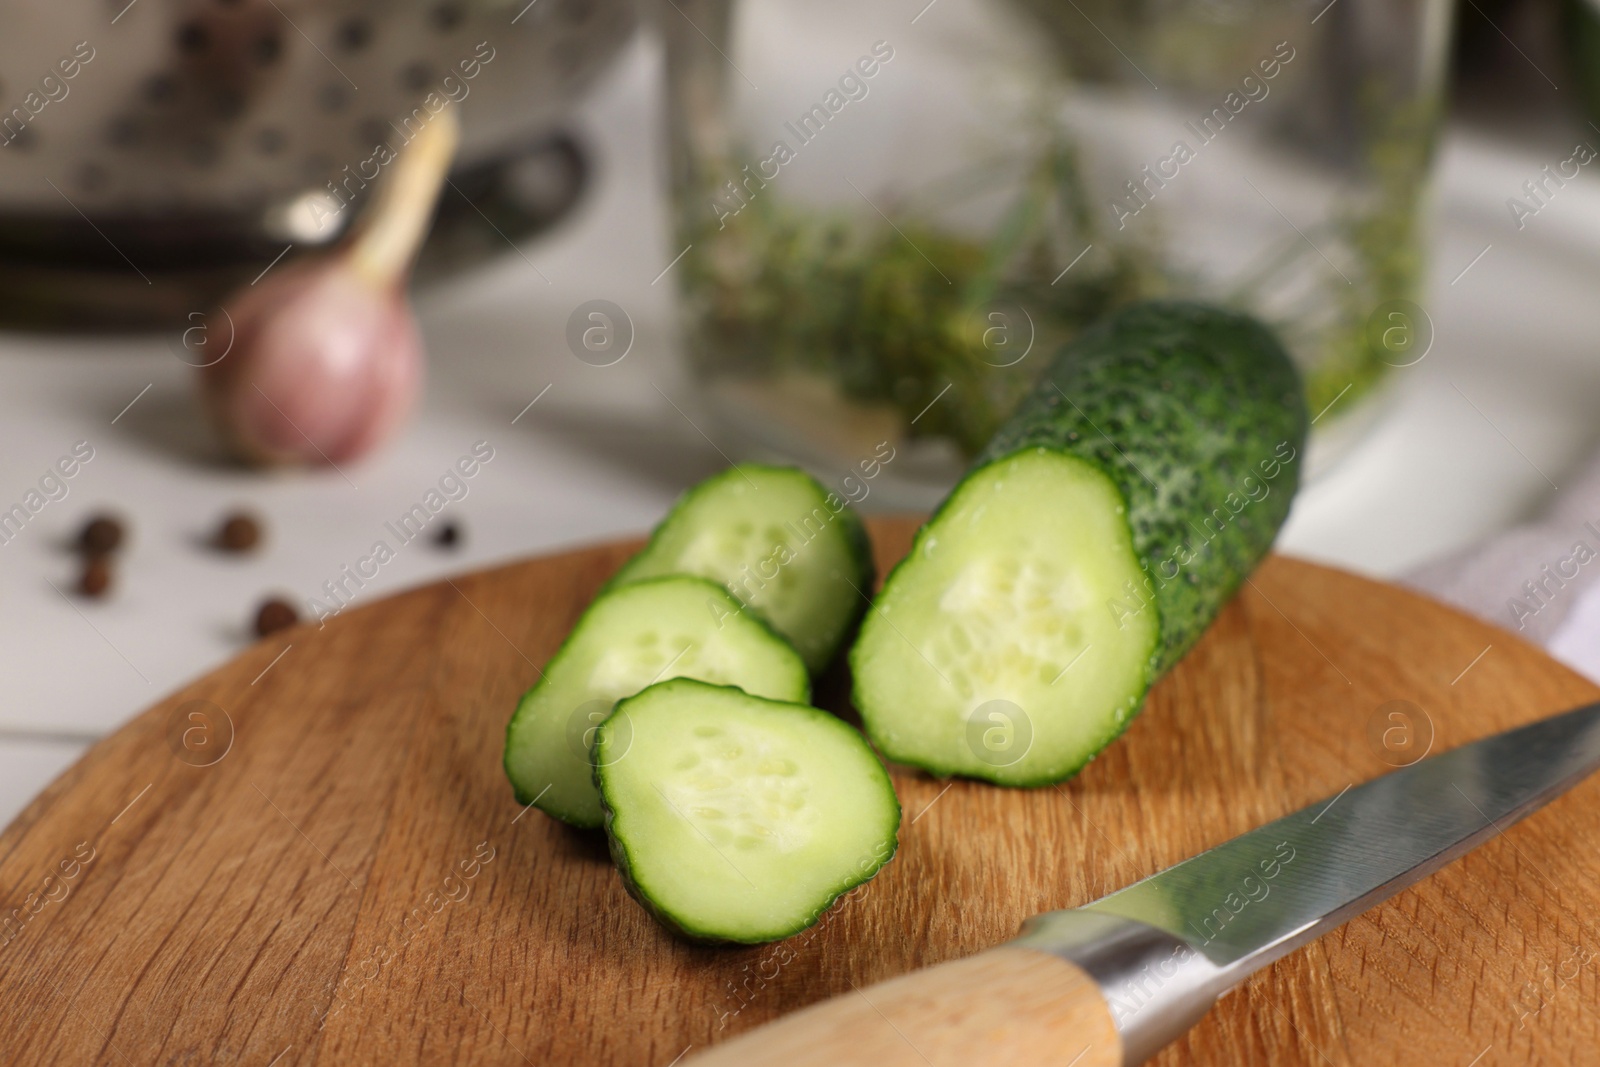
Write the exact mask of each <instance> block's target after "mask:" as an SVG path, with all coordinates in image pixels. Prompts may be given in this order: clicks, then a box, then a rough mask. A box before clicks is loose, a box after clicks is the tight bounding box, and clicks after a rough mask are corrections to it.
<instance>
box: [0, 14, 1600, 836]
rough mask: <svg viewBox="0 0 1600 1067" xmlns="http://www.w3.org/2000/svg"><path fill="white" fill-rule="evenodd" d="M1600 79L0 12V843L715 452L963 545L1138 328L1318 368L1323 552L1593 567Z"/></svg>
mask: <svg viewBox="0 0 1600 1067" xmlns="http://www.w3.org/2000/svg"><path fill="white" fill-rule="evenodd" d="M1596 57H1600V5H1592V4H1590V3H1589V2H1587V0H1565V2H1563V0H1503V2H1496V0H1464V2H1463V3H1461V4H1459V5H1457V4H1454V3H1451V2H1448V0H1332V2H1331V3H1330V2H1328V0H1312V2H1310V3H1302V2H1299V0H1142V2H1139V3H1128V2H1121V0H1119V2H1113V0H932V2H928V0H904V2H902V0H892V2H885V3H878V4H873V5H859V4H848V3H844V2H841V0H809V2H805V3H802V2H800V0H658V2H652V0H640V2H638V3H635V2H634V0H511V2H509V3H501V2H500V0H132V2H131V3H129V2H128V0H105V2H101V0H96V2H95V3H91V4H88V5H83V6H81V7H77V8H71V9H63V8H59V7H55V6H48V5H43V4H38V3H33V2H31V0H30V2H23V0H0V321H3V323H4V329H3V332H0V605H3V607H0V679H4V689H3V695H0V819H9V818H10V817H11V816H12V815H14V814H15V813H16V812H17V811H19V810H20V809H21V807H22V806H23V805H24V804H25V803H26V802H27V800H28V799H29V798H30V797H31V796H32V795H33V794H34V793H36V792H37V791H38V790H39V789H40V788H42V787H43V786H44V785H45V784H46V783H47V782H48V781H49V780H50V779H51V778H53V777H54V776H55V775H56V774H57V773H58V772H59V771H60V770H61V769H62V768H64V767H65V766H66V765H67V764H69V763H70V762H72V761H73V760H74V759H75V758H76V757H77V756H78V755H79V754H80V753H81V752H82V751H83V750H84V749H85V748H86V747H87V746H88V745H89V744H91V743H92V742H93V741H94V740H95V739H96V738H98V737H100V736H102V735H104V734H105V733H107V732H109V731H111V730H113V729H115V728H116V727H117V726H118V725H119V724H120V723H122V722H124V721H125V720H127V719H128V718H129V717H131V716H132V715H133V714H135V713H136V712H137V711H139V710H140V709H141V708H143V707H144V706H146V705H148V704H150V703H151V702H153V701H154V700H155V699H157V698H158V697H159V696H161V695H163V694H165V693H167V692H168V691H170V690H171V689H173V688H174V687H176V686H178V685H179V684H181V683H182V682H184V681H186V680H188V679H190V678H192V677H193V676H195V675H197V674H199V673H201V672H203V671H205V670H207V669H209V668H211V667H213V666H215V665H217V664H218V663H220V662H222V661H223V660H225V659H227V658H228V657H230V656H231V655H233V654H235V653H236V652H237V651H238V650H240V649H241V648H242V647H244V646H245V645H246V644H248V643H250V642H252V641H256V640H261V641H265V642H268V643H275V644H278V645H281V646H282V653H281V655H282V657H283V658H285V659H287V658H288V657H292V656H293V655H294V654H295V653H294V648H293V637H292V635H291V634H286V633H283V632H280V631H279V630H278V627H279V626H280V625H282V624H283V623H284V622H286V621H288V620H290V619H292V618H296V617H298V618H299V619H302V620H313V621H315V620H316V619H318V618H321V617H327V616H331V615H332V614H335V613H337V612H338V611H340V610H343V609H344V607H346V606H359V605H363V604H366V603H370V602H372V601H374V600H376V599H378V598H380V597H382V596H384V595H387V594H389V593H392V592H394V591H396V590H399V589H401V588H404V587H407V586H411V585H414V584H417V583H420V582H424V581H428V580H433V579H436V578H438V577H441V576H443V575H446V574H449V573H452V572H455V571H459V570H462V569H465V568H468V567H476V566H482V565H486V564H490V563H493V562H496V561H502V560H508V559H511V558H515V557H518V556H523V555H527V554H530V553H537V552H547V551H553V550H557V549H560V548H562V547H567V546H576V545H578V544H581V543H585V542H589V541H593V540H597V539H603V538H610V537H616V536H621V535H628V534H636V533H640V532H642V531H644V530H646V529H647V528H648V527H649V526H650V525H652V524H653V523H654V522H655V521H656V519H658V518H659V516H660V515H661V513H662V512H663V511H664V509H665V508H666V507H667V506H668V504H669V503H670V502H671V500H672V499H673V498H674V496H675V495H676V494H677V492H678V491H680V490H681V489H682V488H684V487H685V486H686V485H687V484H689V483H690V482H692V481H694V480H696V479H698V478H700V477H703V476H704V475H706V474H708V473H710V472H711V471H713V470H715V469H717V468H719V467H721V466H724V465H726V464H727V463H728V462H730V461H733V460H738V459H744V458H764V459H773V458H777V459H783V460H788V461H798V462H801V463H804V464H806V465H807V466H809V467H811V468H813V469H814V470H816V471H817V472H818V473H819V474H822V475H825V476H831V477H837V476H838V475H839V474H840V473H842V472H844V471H847V470H849V469H850V468H851V467H852V466H853V465H854V464H855V463H856V462H857V461H858V460H859V459H862V458H864V457H868V456H872V455H874V454H875V450H876V449H877V448H878V447H879V446H880V444H881V443H883V442H888V443H889V444H890V445H891V446H892V447H893V448H894V456H895V458H894V459H893V461H892V462H890V463H889V464H888V465H887V466H886V468H885V474H884V476H883V477H881V478H879V479H877V480H875V481H873V482H872V483H871V485H870V487H869V492H868V493H867V495H866V497H865V499H864V500H862V502H861V504H860V506H861V507H862V508H863V509H864V510H866V511H868V512H872V511H886V510H908V509H923V508H926V507H928V506H930V505H931V504H932V503H934V502H936V501H937V500H938V499H939V497H940V495H941V494H942V492H943V490H944V489H946V488H948V486H949V485H950V484H951V482H952V481H953V479H954V478H955V477H956V475H957V473H958V472H959V471H960V469H961V467H962V465H963V463H964V462H965V458H966V457H967V456H968V455H970V454H971V453H972V452H973V451H974V450H975V449H976V448H977V447H979V446H980V445H981V444H982V442H983V441H984V439H985V438H986V437H987V435H988V433H989V432H990V431H991V430H992V429H993V428H994V426H995V425H996V424H997V422H998V421H999V420H1000V419H1002V418H1003V417H1004V414H1005V412H1006V411H1007V410H1008V407H1009V405H1010V404H1011V403H1012V402H1013V401H1014V400H1015V398H1016V397H1017V396H1018V395H1019V393H1020V392H1021V390H1022V389H1024V388H1025V387H1026V386H1027V384H1028V382H1029V381H1030V380H1031V379H1032V376H1033V375H1034V374H1035V373H1037V371H1038V370H1039V369H1041V368H1042V366H1043V365H1044V358H1045V357H1046V356H1047V354H1048V353H1050V352H1051V351H1053V350H1054V349H1055V348H1056V347H1058V346H1059V344H1060V343H1061V342H1062V341H1063V340H1065V339H1067V338H1070V337H1071V336H1072V335H1073V334H1074V333H1075V332H1076V331H1077V330H1079V329H1081V328H1083V326H1085V325H1086V324H1088V323H1090V322H1092V321H1094V319H1095V318H1096V317H1098V316H1099V315H1101V314H1103V313H1104V312H1105V311H1107V310H1109V309H1111V308H1113V307H1116V306H1119V305H1120V304H1123V303H1126V302H1129V301H1132V300H1136V299H1140V298H1145V297H1151V296H1163V295H1180V296H1197V297H1202V298H1205V299H1210V300H1216V301H1221V302H1225V303H1230V304H1234V305H1237V306H1242V307H1246V308H1249V309H1250V310H1252V311H1254V312H1255V313H1257V314H1259V315H1260V316H1262V317H1263V318H1264V319H1266V320H1267V321H1269V322H1270V323H1272V325H1273V326H1274V327H1275V328H1277V329H1278V331H1279V332H1280V334H1281V335H1282V336H1283V337H1284V339H1285V341H1286V343H1287V344H1288V345H1289V346H1290V348H1291V349H1292V351H1293V353H1294V355H1295V358H1296V359H1297V361H1298V362H1299V363H1300V365H1301V367H1302V368H1303V370H1304V372H1305V381H1306V388H1307V397H1308V401H1309V403H1310V406H1311V410H1312V412H1313V414H1314V415H1315V416H1316V424H1315V427H1314V434H1315V436H1314V441H1313V448H1312V455H1311V462H1310V468H1311V469H1310V481H1309V483H1308V484H1307V485H1306V486H1305V487H1304V488H1303V489H1302V492H1301V495H1300V497H1299V499H1298V501H1297V503H1296V506H1295V511H1294V514H1293V516H1292V518H1291V521H1290V524H1289V526H1288V528H1287V529H1286V531H1285V534H1284V536H1283V538H1282V539H1281V542H1280V548H1281V549H1282V550H1283V551H1287V552H1291V553H1294V554H1297V555H1301V556H1304V557H1308V558H1311V559H1315V560H1319V561H1324V562H1328V563H1331V564H1335V565H1338V566H1342V567H1345V568H1348V569H1351V570H1354V571H1357V572H1359V573H1363V574H1367V575H1371V576H1374V577H1380V578H1405V577H1407V576H1410V577H1411V580H1413V581H1415V582H1418V583H1420V584H1422V585H1424V586H1426V587H1428V588H1432V589H1435V590H1443V589H1444V588H1445V586H1447V585H1448V584H1449V581H1448V580H1449V576H1450V575H1456V574H1459V573H1460V572H1461V571H1462V569H1463V568H1465V567H1467V563H1461V564H1459V565H1458V566H1453V565H1450V564H1448V563H1447V564H1445V565H1444V566H1446V567H1447V569H1448V570H1449V573H1448V574H1446V575H1445V576H1444V577H1440V572H1439V571H1438V570H1437V568H1438V567H1439V566H1441V565H1440V564H1438V563H1437V561H1439V560H1441V559H1443V560H1447V561H1448V560H1452V559H1453V560H1457V561H1462V560H1468V561H1470V559H1472V558H1475V557H1473V556H1472V555H1471V554H1472V553H1473V552H1474V551H1476V550H1475V549H1474V547H1473V546H1477V545H1481V544H1483V543H1485V542H1486V539H1492V538H1494V537H1496V535H1499V534H1502V533H1503V532H1505V531H1508V530H1512V531H1515V530H1524V531H1526V529H1527V528H1528V525H1527V524H1529V523H1534V522H1539V521H1543V520H1542V518H1541V517H1542V516H1547V515H1549V514H1550V513H1552V510H1553V511H1554V512H1557V513H1559V514H1560V515H1562V516H1563V520H1562V521H1563V522H1565V523H1567V524H1568V525H1571V526H1573V527H1574V528H1577V527H1578V524H1580V523H1581V522H1582V521H1586V520H1589V519H1593V520H1595V521H1597V522H1600V492H1597V493H1595V494H1594V495H1595V497H1596V499H1594V500H1587V498H1586V497H1580V498H1579V499H1577V500H1576V501H1575V500H1574V499H1573V498H1572V497H1570V496H1566V495H1564V494H1563V487H1565V488H1567V489H1572V488H1573V487H1574V486H1578V487H1582V486H1585V485H1588V484H1589V481H1590V479H1589V478H1588V474H1589V473H1590V472H1589V455H1590V452H1591V450H1592V449H1593V448H1594V445H1595V443H1596V433H1595V431H1594V429H1593V425H1594V420H1593V419H1592V417H1591V412H1593V411H1594V410H1596V401H1597V400H1600V364H1597V363H1596V361H1595V360H1594V359H1593V357H1592V354H1591V353H1592V351H1593V349H1594V346H1595V338H1596V336H1597V331H1600V301H1597V300H1596V299H1595V297H1594V293H1596V292H1597V291H1600V177H1597V175H1600V166H1596V165H1591V164H1593V163H1594V161H1595V160H1596V158H1597V154H1600V152H1597V150H1600V126H1597V125H1596V123H1597V122H1600V63H1596V62H1595V58H1596ZM430 220H431V221H430ZM423 232H427V233H428V237H427V241H426V243H425V244H424V245H422V247H421V248H420V249H418V248H417V247H416V245H417V243H418V242H417V239H419V238H420V236H421V234H422V233H423ZM879 454H880V455H881V453H879ZM464 457H471V458H472V460H473V462H472V463H470V464H468V465H470V466H471V467H472V468H473V473H472V474H471V476H466V475H465V474H464V473H463V472H464V471H465V469H466V466H463V465H460V464H461V462H462V460H463V458H464ZM452 472H456V473H452ZM1586 501H1587V504H1588V505H1593V506H1592V509H1591V511H1590V512H1589V513H1586V512H1585V511H1584V508H1585V506H1586ZM1552 536H1553V537H1554V539H1555V540H1554V541H1553V542H1552V543H1555V544H1558V545H1559V544H1567V543H1569V542H1570V541H1571V540H1572V539H1573V538H1572V537H1569V536H1567V533H1566V530H1565V528H1564V527H1563V529H1562V530H1561V531H1559V532H1557V533H1555V534H1553V535H1552ZM1594 536H1595V539H1596V543H1600V534H1597V535H1594ZM1535 540H1537V539H1535ZM380 541H381V542H383V543H384V544H385V545H386V546H387V547H388V549H389V551H388V552H386V553H381V554H379V553H375V551H374V549H375V547H376V545H377V543H378V542H380ZM1544 543H1545V542H1544V541H1538V543H1537V544H1536V545H1535V546H1534V547H1532V548H1530V549H1529V551H1531V552H1533V553H1534V556H1533V557H1529V558H1537V556H1538V552H1541V551H1543V547H1542V546H1543V545H1544ZM1464 554H1465V555H1464ZM378 555H382V556H383V558H382V559H377V558H376V557H377V556H378ZM1551 558H1554V557H1551ZM1430 564H1431V565H1433V567H1434V568H1435V569H1434V570H1433V571H1429V570H1428V568H1429V566H1430ZM1521 565H1522V564H1520V563H1519V564H1518V565H1517V566H1521ZM1419 568H1420V570H1419ZM1512 570H1513V571H1516V577H1515V580H1513V579H1512V578H1509V577H1507V578H1505V586H1506V588H1505V589H1504V591H1502V590H1501V589H1500V587H1499V586H1498V585H1497V584H1496V582H1497V581H1498V580H1499V579H1496V578H1494V577H1493V576H1487V577H1482V580H1478V581H1476V584H1475V587H1474V589H1473V590H1472V593H1471V595H1470V596H1469V595H1466V594H1462V595H1460V596H1456V597H1455V599H1457V600H1458V601H1460V602H1463V603H1465V602H1467V601H1469V600H1473V599H1474V597H1475V598H1476V600H1478V601H1482V603H1484V604H1488V605H1491V606H1492V605H1495V604H1498V603H1499V601H1500V600H1503V599H1505V598H1506V597H1510V596H1514V595H1516V594H1517V586H1518V585H1520V582H1521V579H1522V578H1523V577H1525V575H1524V574H1523V573H1522V571H1520V570H1516V567H1515V566H1514V567H1513V568H1512ZM1535 570H1536V568H1535ZM1506 573H1508V574H1509V573H1510V572H1509V571H1508V572H1506ZM1530 573H1532V572H1530ZM1430 575H1431V577H1430ZM1469 606H1472V605H1469ZM538 607H539V606H538V605H529V610H538ZM1488 610H1489V609H1487V608H1486V609H1484V611H1485V613H1486V614H1487V613H1488ZM1502 614H1503V613H1502ZM1492 617H1494V619H1495V621H1498V622H1501V623H1502V624H1504V623H1506V621H1507V619H1506V618H1505V617H1498V616H1492ZM1547 618H1548V616H1547ZM1513 628H1514V627H1513ZM1546 636H1548V634H1546ZM1558 644H1559V643H1558ZM1554 650H1555V651H1556V652H1557V654H1562V649H1561V648H1560V647H1555V649H1554ZM1569 659H1571V660H1573V661H1574V662H1579V661H1582V659H1583V657H1582V654H1581V653H1577V652H1574V653H1572V654H1571V655H1569ZM275 663H276V661H275ZM1580 665H1582V663H1581V662H1580ZM269 669H272V668H269Z"/></svg>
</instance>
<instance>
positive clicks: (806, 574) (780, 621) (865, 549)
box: [612, 465, 872, 672]
mask: <svg viewBox="0 0 1600 1067" xmlns="http://www.w3.org/2000/svg"><path fill="white" fill-rule="evenodd" d="M663 574H697V575H699V576H701V577H702V578H710V579H711V580H713V581H717V582H721V583H722V584H723V585H724V586H726V587H727V589H728V591H729V592H731V593H732V594H733V595H734V596H735V597H737V598H738V599H739V600H740V601H741V602H743V603H745V604H747V605H749V607H750V608H751V609H753V610H754V611H756V612H758V613H760V614H761V615H762V616H763V617H764V618H766V620H767V621H768V622H770V623H771V624H772V627H773V629H775V630H777V631H778V632H779V633H780V634H782V635H783V636H785V637H786V638H788V639H789V642H790V643H791V644H793V645H794V646H795V648H796V650H798V651H799V653H800V655H801V657H802V658H803V659H805V661H806V665H807V666H808V667H810V669H811V670H812V671H813V672H816V671H820V670H821V669H822V668H823V667H825V666H827V665H828V662H829V661H830V660H831V659H832V658H833V656H834V655H835V654H836V653H837V652H838V650H839V646H840V645H841V644H842V643H843V642H844V640H845V639H846V638H847V637H848V636H849V632H850V629H851V627H852V626H853V625H854V624H855V622H856V620H857V619H858V618H860V615H861V612H862V610H863V609H864V608H865V607H866V595H867V594H868V593H870V591H871V586H872V554H871V550H870V547H869V546H868V543H867V539H866V533H865V531H864V530H863V528H862V525H861V520H860V519H859V518H858V517H857V516H856V514H855V512H854V511H852V510H851V509H850V508H849V507H848V506H847V505H846V503H845V502H844V500H843V499H842V498H840V497H839V496H837V495H835V494H830V493H828V491H827V490H826V489H824V488H823V487H822V486H821V485H820V484H818V482H817V481H816V479H814V478H812V477H811V476H810V475H808V474H806V473H805V472H804V471H801V470H798V469H796V468H793V467H764V466H755V465H745V466H740V467H733V468H730V469H728V470H726V471H722V472H721V473H719V474H715V475H713V476H712V477H710V478H707V479H706V480H705V481H703V482H701V483H700V484H699V485H696V486H694V487H693V488H692V489H690V490H689V491H688V492H686V493H685V494H684V495H683V497H682V498H681V499H680V500H679V501H678V503H677V504H676V505H675V506H674V507H673V509H672V512H671V513H670V514H669V515H668V516H667V517H666V518H665V519H664V520H662V522H661V524H660V525H659V526H657V527H656V530H655V532H654V533H653V534H652V535H651V538H650V543H649V544H647V545H646V546H645V547H644V548H643V549H642V550H640V552H639V553H638V554H637V555H636V556H634V557H633V558H632V559H631V560H629V561H628V562H627V564H625V565H624V566H623V568H622V570H621V571H619V572H618V574H617V576H616V578H614V579H613V580H612V583H613V585H617V584H622V583H626V582H630V581H635V580H637V579H640V578H649V577H655V576H658V575H663Z"/></svg>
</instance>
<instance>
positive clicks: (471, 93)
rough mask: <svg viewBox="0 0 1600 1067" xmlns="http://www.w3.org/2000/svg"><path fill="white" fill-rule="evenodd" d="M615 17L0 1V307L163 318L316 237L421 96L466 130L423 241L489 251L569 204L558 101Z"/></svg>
mask: <svg viewBox="0 0 1600 1067" xmlns="http://www.w3.org/2000/svg"><path fill="white" fill-rule="evenodd" d="M635 23H636V13H635V10H634V7H633V4H632V0H98V2H95V3H89V4H82V5H58V4H44V3H40V2H37V0H0V317H4V318H6V319H9V320H10V321H12V322H13V323H15V322H19V321H20V322H25V323H29V324H33V325H38V326H59V325H62V324H70V325H72V326H73V327H81V326H84V325H95V324H100V325H125V324H129V323H147V324H158V323H165V322H170V321H175V320H177V319H180V318H181V317H182V316H183V315H184V314H185V313H186V312H187V311H189V310H192V309H193V308H194V307H196V306H198V305H199V304H201V303H204V302H205V301H206V300H208V299H212V298H214V297H215V296H217V295H219V294H220V293H221V292H222V291H225V290H226V289H227V288H228V287H230V286H232V285H235V284H239V283H240V282H241V281H248V280H249V279H250V278H251V277H252V276H254V275H255V273H257V272H258V271H260V270H261V269H262V268H263V267H265V266H266V265H267V264H268V263H269V262H271V261H272V260H273V257H275V256H278V255H279V254H280V253H285V252H286V251H287V252H288V253H291V254H299V253H302V252H304V251H306V250H309V249H314V248H316V247H318V246H320V245H326V244H327V243H328V242H330V241H332V240H334V239H336V238H337V237H338V236H339V234H340V233H342V232H344V230H346V229H347V228H348V225H349V222H350V220H351V219H353V218H354V217H355V216H356V215H357V214H358V213H359V210H360V207H361V204H362V202H363V201H364V198H365V192H366V188H367V186H368V185H369V184H370V183H371V180H372V179H373V178H375V177H376V176H377V175H378V174H379V173H380V172H381V170H382V167H383V165H384V164H383V162H382V160H383V159H384V156H385V153H384V149H388V152H389V153H393V152H395V151H399V150H403V146H404V144H405V142H406V141H407V140H409V137H410V133H409V132H408V131H411V130H412V129H414V127H415V126H416V124H417V122H418V121H419V120H421V119H422V118H423V116H424V115H425V114H426V112H427V111H429V110H433V109H438V108H441V107H459V108H460V109H461V116H462V122H463V127H464V135H463V141H462V151H461V155H460V157H459V159H458V161H457V166H456V170H455V172H454V174H453V176H452V184H453V187H454V188H453V190H452V189H447V190H446V196H445V200H444V201H443V202H442V203H441V212H440V219H439V222H440V227H439V228H440V230H441V231H442V233H441V238H442V240H440V241H436V242H435V250H436V251H437V249H438V248H440V247H443V248H446V249H450V248H453V249H455V252H456V255H455V256H454V258H455V259H457V260H459V259H460V258H463V257H470V256H472V255H473V254H474V250H476V249H480V248H483V249H487V248H493V247H496V246H498V247H499V248H501V249H503V248H504V243H503V242H504V239H505V238H513V237H518V236H523V235H526V234H527V233H528V232H531V231H532V230H536V229H538V228H540V227H542V226H544V225H547V224H548V223H549V222H550V221H552V220H553V219H554V218H555V217H558V216H559V215H560V214H562V213H563V212H564V211H565V210H566V209H567V208H568V207H569V206H570V205H571V204H572V203H573V202H574V201H575V200H576V199H577V196H578V193H579V191H580V189H581V187H582V185H583V179H584V175H585V171H586V168H585V163H584V155H583V152H582V149H581V146H580V145H579V144H578V142H576V141H575V140H574V139H573V138H572V137H571V136H570V135H569V134H567V133H566V132H565V131H564V129H563V122H562V119H563V114H564V112H565V111H566V109H567V107H568V105H569V104H570V103H571V101H572V100H573V98H574V97H575V96H576V94H577V93H578V92H579V91H580V90H581V89H582V88H584V87H585V86H586V85H587V84H588V83H589V82H590V81H591V80H592V79H593V78H594V76H595V75H596V74H597V73H598V72H599V71H600V70H601V69H602V68H603V67H604V65H605V64H606V61H607V60H609V59H610V58H611V57H612V56H614V55H615V54H616V53H617V51H618V50H619V49H620V47H621V46H622V44H623V43H624V42H625V41H626V40H627V38H628V36H629V35H630V33H631V32H632V31H633V29H634V26H635ZM491 220H492V221H491ZM475 229H476V230H493V231H494V232H495V234H496V236H495V238H494V242H493V243H491V242H486V241H483V240H480V239H476V238H475V237H474V235H473V234H472V233H471V232H470V231H472V230H475ZM453 231H467V232H453ZM502 234H503V235H504V236H503V237H502V236H500V235H502ZM437 259H438V257H437V255H435V257H434V262H433V263H432V266H433V267H434V268H437V267H438V266H439V263H438V262H437ZM429 265H430V264H429V263H428V262H426V261H425V262H424V264H423V268H424V269H427V268H428V267H429Z"/></svg>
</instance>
